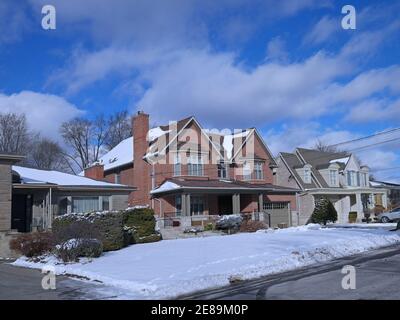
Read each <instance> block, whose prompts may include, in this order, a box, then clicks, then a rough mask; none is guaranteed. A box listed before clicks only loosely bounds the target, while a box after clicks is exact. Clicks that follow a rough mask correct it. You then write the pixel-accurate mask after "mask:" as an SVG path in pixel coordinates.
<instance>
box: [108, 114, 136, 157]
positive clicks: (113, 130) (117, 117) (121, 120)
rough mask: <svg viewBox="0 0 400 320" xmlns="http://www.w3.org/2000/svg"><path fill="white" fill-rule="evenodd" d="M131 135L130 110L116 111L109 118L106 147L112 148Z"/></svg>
mask: <svg viewBox="0 0 400 320" xmlns="http://www.w3.org/2000/svg"><path fill="white" fill-rule="evenodd" d="M131 135H132V132H131V123H130V117H129V113H128V111H126V110H124V111H119V112H116V113H115V114H114V115H111V116H110V118H109V119H108V134H107V138H106V140H105V147H106V148H107V150H111V149H112V148H114V147H115V146H116V145H117V144H118V143H120V142H121V141H122V140H125V139H126V138H129V137H130V136H131Z"/></svg>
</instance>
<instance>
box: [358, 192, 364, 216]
mask: <svg viewBox="0 0 400 320" xmlns="http://www.w3.org/2000/svg"><path fill="white" fill-rule="evenodd" d="M356 208H357V218H358V219H360V220H361V219H363V218H364V210H363V204H362V201H361V193H356Z"/></svg>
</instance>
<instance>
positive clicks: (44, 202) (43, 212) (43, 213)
mask: <svg viewBox="0 0 400 320" xmlns="http://www.w3.org/2000/svg"><path fill="white" fill-rule="evenodd" d="M46 198H47V195H46V197H45V198H44V199H43V202H42V205H43V208H42V229H43V230H44V218H45V210H46Z"/></svg>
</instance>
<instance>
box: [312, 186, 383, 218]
mask: <svg viewBox="0 0 400 320" xmlns="http://www.w3.org/2000/svg"><path fill="white" fill-rule="evenodd" d="M312 194H313V196H314V201H315V200H316V199H318V198H320V197H327V198H328V199H329V200H330V201H331V202H332V203H333V205H334V206H335V209H336V211H337V213H338V221H337V222H338V223H348V222H349V213H350V212H356V213H357V221H358V222H361V221H362V219H364V218H365V214H373V213H374V212H373V210H374V208H375V206H376V205H377V203H376V199H377V198H379V199H381V201H380V203H379V205H382V206H383V207H384V208H387V205H388V201H387V191H386V190H384V189H373V188H359V189H342V190H339V191H338V190H335V191H332V190H325V191H324V190H320V191H318V192H313V193H312Z"/></svg>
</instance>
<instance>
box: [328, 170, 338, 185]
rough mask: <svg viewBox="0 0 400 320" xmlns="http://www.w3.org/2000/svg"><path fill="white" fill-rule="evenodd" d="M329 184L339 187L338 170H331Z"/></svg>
mask: <svg viewBox="0 0 400 320" xmlns="http://www.w3.org/2000/svg"><path fill="white" fill-rule="evenodd" d="M329 183H330V185H331V186H333V187H334V186H337V170H329Z"/></svg>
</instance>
